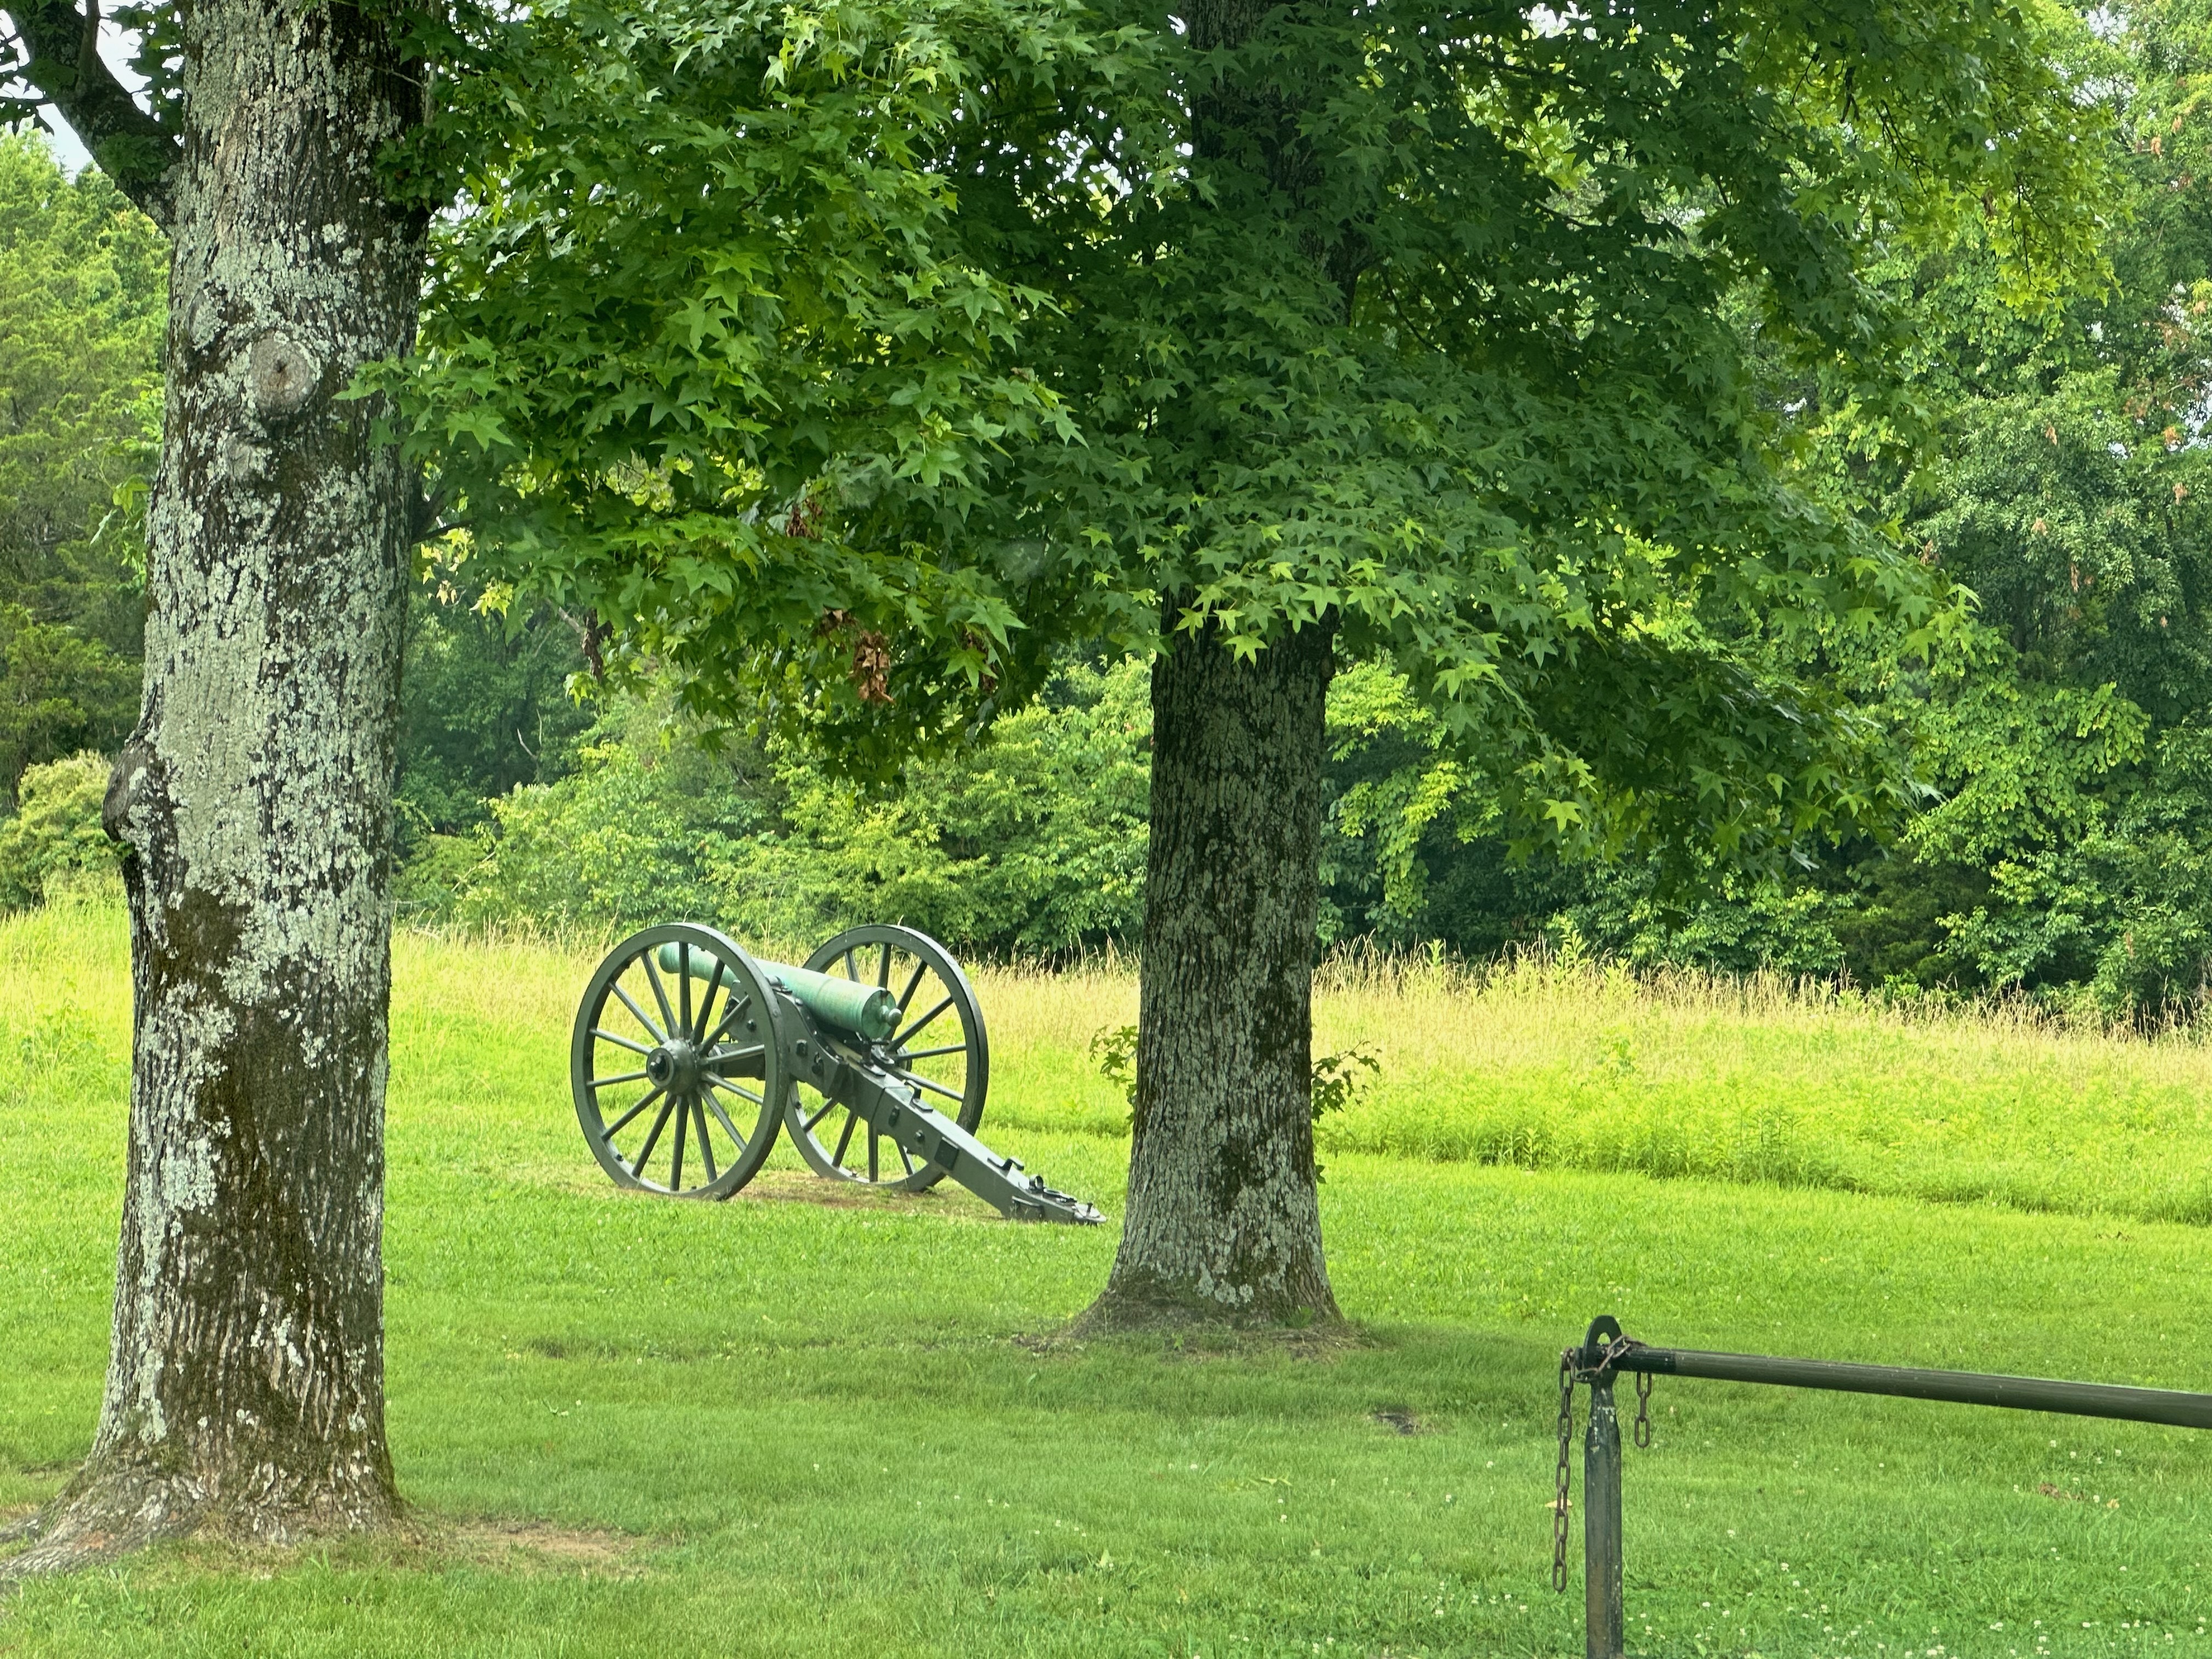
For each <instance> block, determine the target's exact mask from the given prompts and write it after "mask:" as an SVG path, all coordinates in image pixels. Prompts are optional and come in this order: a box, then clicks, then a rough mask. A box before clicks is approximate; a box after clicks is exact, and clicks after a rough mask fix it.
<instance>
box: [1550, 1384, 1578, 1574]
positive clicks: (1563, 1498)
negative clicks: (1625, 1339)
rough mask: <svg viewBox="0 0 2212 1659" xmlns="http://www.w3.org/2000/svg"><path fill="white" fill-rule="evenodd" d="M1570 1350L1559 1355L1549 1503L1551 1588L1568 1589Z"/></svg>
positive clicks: (1571, 1415)
mask: <svg viewBox="0 0 2212 1659" xmlns="http://www.w3.org/2000/svg"><path fill="white" fill-rule="evenodd" d="M1576 1354H1577V1350H1576V1349H1573V1348H1569V1349H1568V1350H1567V1351H1566V1352H1565V1353H1563V1354H1561V1355H1560V1356H1559V1492H1558V1493H1557V1494H1556V1496H1555V1497H1554V1498H1553V1503H1552V1588H1553V1589H1555V1590H1564V1589H1566V1587H1567V1486H1568V1482H1569V1481H1570V1480H1571V1478H1572V1476H1571V1473H1570V1471H1571V1468H1572V1465H1571V1462H1569V1458H1570V1455H1571V1452H1572V1450H1573V1448H1574V1443H1575V1358H1576Z"/></svg>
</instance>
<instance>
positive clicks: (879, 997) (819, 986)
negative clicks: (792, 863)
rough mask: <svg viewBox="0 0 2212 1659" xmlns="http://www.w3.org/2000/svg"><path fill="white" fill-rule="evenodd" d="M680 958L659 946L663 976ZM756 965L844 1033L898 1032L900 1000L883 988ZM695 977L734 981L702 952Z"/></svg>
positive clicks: (878, 1035)
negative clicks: (723, 973) (724, 974)
mask: <svg viewBox="0 0 2212 1659" xmlns="http://www.w3.org/2000/svg"><path fill="white" fill-rule="evenodd" d="M659 960H660V966H661V968H662V969H663V970H664V971H665V972H667V973H671V974H673V973H676V972H678V971H679V969H678V951H677V948H676V947H675V946H674V945H662V946H661V947H660V951H659ZM753 965H754V966H755V967H757V968H758V969H760V970H761V972H762V973H763V974H765V975H768V977H769V978H770V979H772V980H774V981H776V982H777V983H778V984H780V985H781V986H782V987H783V988H784V989H785V990H787V991H788V992H790V993H791V994H792V995H793V996H795V997H797V998H798V999H799V1003H800V1005H801V1006H804V1007H805V1009H806V1011H807V1012H809V1013H811V1014H812V1015H813V1016H814V1017H815V1018H817V1019H819V1020H824V1021H827V1022H828V1023H829V1024H832V1025H834V1026H836V1028H837V1029H838V1030H841V1031H852V1032H854V1033H856V1034H857V1035H859V1036H863V1037H866V1038H867V1039H868V1041H869V1042H882V1041H883V1040H884V1038H885V1037H887V1036H890V1034H891V1033H892V1032H894V1031H896V1030H898V1022H899V1006H898V999H897V998H896V997H895V996H893V995H892V994H890V992H889V991H886V990H884V988H883V987H881V986H880V985H862V984H860V983H859V982H857V981H854V980H849V979H839V978H836V976H834V975H829V974H817V973H816V972H814V971H813V970H812V969H807V968H793V967H790V966H787V964H785V963H781V962H763V961H761V960H760V959H759V958H757V957H756V958H755V959H754V963H753ZM691 977H692V978H694V979H703V980H706V981H708V982H709V983H710V984H711V983H713V982H714V981H715V980H716V979H718V978H720V980H721V982H722V983H723V984H724V985H728V984H729V983H730V982H731V981H730V980H729V979H728V978H726V977H724V976H723V975H722V964H721V963H719V962H717V961H715V960H714V957H711V956H709V955H708V953H707V952H706V951H699V950H694V951H692V952H691Z"/></svg>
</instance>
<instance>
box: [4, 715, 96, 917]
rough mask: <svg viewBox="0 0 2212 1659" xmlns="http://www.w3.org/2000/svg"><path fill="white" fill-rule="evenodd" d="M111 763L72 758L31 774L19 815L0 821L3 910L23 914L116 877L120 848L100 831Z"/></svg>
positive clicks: (21, 795) (22, 790)
mask: <svg viewBox="0 0 2212 1659" xmlns="http://www.w3.org/2000/svg"><path fill="white" fill-rule="evenodd" d="M107 776H108V763H107V760H106V757H104V756H100V755H97V754H90V753H87V754H82V755H72V756H70V757H69V758H68V759H67V760H60V761H51V762H48V763H46V764H45V765H42V766H33V767H31V768H29V769H27V770H26V771H25V772H24V774H23V776H22V780H21V785H20V787H19V790H18V794H19V805H17V807H16V809H15V813H14V814H13V815H12V816H11V817H8V818H6V819H4V820H0V908H4V909H9V910H19V909H22V908H27V907H28V906H31V905H34V904H39V903H41V902H44V901H45V900H46V899H47V898H49V897H51V896H55V895H57V894H58V893H59V892H61V891H63V890H67V889H69V888H70V887H73V886H79V885H82V884H85V883H86V882H88V881H94V882H96V881H98V880H99V879H100V878H102V877H112V876H113V874H114V872H115V871H116V868H117V866H118V865H119V864H120V862H121V860H122V849H121V848H118V846H117V844H116V843H115V842H112V841H110V840H109V839H108V838H107V832H106V830H105V829H102V828H101V827H100V804H101V803H102V802H103V801H104V800H105V799H106V796H107Z"/></svg>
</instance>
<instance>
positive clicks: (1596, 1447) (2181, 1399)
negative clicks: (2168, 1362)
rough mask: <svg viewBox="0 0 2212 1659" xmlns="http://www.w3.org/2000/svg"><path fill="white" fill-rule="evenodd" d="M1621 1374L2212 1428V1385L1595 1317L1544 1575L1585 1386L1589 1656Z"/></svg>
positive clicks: (1606, 1546) (1603, 1576)
mask: <svg viewBox="0 0 2212 1659" xmlns="http://www.w3.org/2000/svg"><path fill="white" fill-rule="evenodd" d="M1624 1371H1625V1372H1627V1373H1629V1374H1630V1375H1632V1376H1637V1377H1638V1378H1639V1379H1641V1378H1646V1377H1652V1376H1700V1377H1709V1378H1711V1379H1713V1380H1715V1381H1717V1382H1723V1383H1772V1384H1776V1385H1778V1386H1779V1387H1783V1388H1791V1389H1836V1390H1840V1391H1841V1392H1844V1393H1846V1394H1879V1395H1892V1396H1894V1397H1899V1398H1902V1399H1907V1400H1939V1401H1951V1402H1952V1403H1954V1404H1957V1405H1964V1406H2006V1407H2013V1408H2015V1409H2017V1410H2021V1411H2036V1412H2063V1413H2068V1414H2069V1415H2071V1416H2075V1417H2105V1418H2117V1419H2120V1420H2122V1421H2124V1422H2130V1423H2164V1424H2167V1425H2172V1426H2173V1427H2176V1428H2184V1429H2212V1394H2186V1393H2184V1392H2182V1391H2180V1390H2179V1389H2134V1388H2125V1387H2122V1386H2120V1385H2118V1384H2115V1383H2064V1382H2057V1381H2053V1380H2051V1379H2050V1378H2047V1377H2040V1376H1991V1375H1987V1374H1984V1373H1981V1372H1976V1371H1935V1370H1918V1369H1916V1368H1914V1367H1911V1366H1907V1365H1859V1364H1847V1363H1844V1362H1842V1361H1838V1360H1832V1359H1784V1358H1774V1357H1772V1356H1771V1355H1767V1354H1755V1353H1708V1352H1704V1351H1703V1350H1700V1349H1697V1348H1655V1347H1652V1346H1649V1345H1647V1344H1645V1343H1642V1342H1638V1341H1636V1340H1633V1339H1632V1338H1629V1337H1626V1336H1624V1335H1622V1334H1621V1330H1620V1322H1619V1321H1617V1320H1615V1319H1614V1318H1613V1316H1611V1315H1610V1314H1601V1315H1600V1316H1598V1317H1597V1318H1595V1319H1594V1320H1592V1321H1591V1322H1590V1328H1589V1333H1588V1334H1586V1335H1585V1336H1584V1337H1583V1340H1582V1345H1581V1346H1579V1347H1574V1348H1569V1349H1568V1350H1566V1352H1564V1353H1562V1354H1561V1355H1560V1356H1559V1384H1560V1386H1559V1497H1558V1502H1557V1508H1556V1509H1555V1511H1554V1516H1555V1518H1554V1522H1553V1536H1554V1539H1555V1541H1556V1547H1557V1553H1556V1554H1555V1555H1554V1557H1553V1575H1552V1582H1553V1587H1554V1588H1556V1589H1565V1588H1566V1553H1565V1551H1566V1537H1567V1531H1566V1528H1567V1518H1566V1516H1567V1510H1566V1501H1567V1468H1568V1463H1567V1457H1568V1447H1569V1444H1570V1443H1571V1439H1572V1436H1573V1415H1572V1413H1573V1399H1574V1389H1575V1386H1576V1384H1577V1383H1581V1384H1584V1385H1586V1386H1587V1387H1588V1388H1589V1391H1590V1412H1589V1431H1588V1432H1587V1434H1586V1435H1585V1436H1584V1438H1583V1598H1584V1602H1583V1606H1584V1619H1585V1633H1584V1639H1583V1647H1584V1651H1585V1653H1586V1654H1587V1656H1588V1659H1625V1644H1626V1635H1627V1630H1626V1615H1625V1613H1624V1612H1623V1609H1622V1606H1621V1589H1620V1556H1621V1550H1620V1513H1621V1510H1620V1504H1621V1499H1620V1466H1621V1456H1620V1416H1619V1413H1618V1411H1617V1408H1616V1407H1615V1406H1614V1404H1613V1378H1614V1377H1615V1376H1618V1375H1620V1373H1622V1372H1624ZM1649 1392H1650V1383H1648V1382H1643V1381H1639V1382H1638V1388H1637V1394H1638V1401H1639V1410H1638V1443H1647V1442H1645V1441H1644V1438H1643V1437H1644V1433H1646V1432H1648V1431H1646V1430H1645V1429H1644V1422H1645V1419H1644V1415H1643V1413H1642V1411H1641V1409H1640V1402H1641V1401H1642V1400H1643V1399H1644V1397H1645V1396H1646V1395H1648V1394H1649Z"/></svg>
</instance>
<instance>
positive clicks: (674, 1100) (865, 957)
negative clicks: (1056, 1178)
mask: <svg viewBox="0 0 2212 1659" xmlns="http://www.w3.org/2000/svg"><path fill="white" fill-rule="evenodd" d="M990 1072H991V1057H990V1046H989V1042H988V1039H987V1036H986V1035H985V1032H984V1029H983V1012H982V1010H981V1008H980V1007H978V1006H976V1002H975V992H974V990H973V989H972V988H971V987H969V983H968V978H967V975H965V974H963V973H962V972H961V971H960V965H959V963H957V962H955V961H954V960H953V959H952V957H951V955H950V954H949V953H948V952H947V951H945V948H944V947H943V946H942V945H939V944H938V943H937V941H936V940H934V939H931V938H930V937H929V936H928V935H927V934H925V933H916V932H915V930H914V929H912V928H910V927H892V926H890V925H875V926H870V927H854V928H851V929H849V930H848V931H847V932H845V933H840V934H838V935H837V936H836V938H835V939H830V940H829V941H828V942H827V943H826V944H824V945H822V946H821V947H820V948H819V949H818V950H817V951H815V952H814V953H813V954H812V955H811V956H810V957H807V959H806V961H805V964H804V965H803V966H799V967H792V966H788V965H787V964H784V963H775V962H767V961H763V960H760V959H758V958H756V957H751V956H749V955H748V954H746V952H745V951H744V950H743V949H742V948H741V947H740V946H739V945H738V944H737V943H736V942H735V941H734V940H732V939H729V938H727V937H726V935H724V934H722V933H717V932H716V931H715V930H714V929H713V928H711V927H700V926H697V925H696V924H694V923H691V922H670V923H666V924H664V925H662V926H660V927H648V928H647V929H645V930H644V931H643V932H642V933H635V934H633V935H632V936H631V937H630V938H629V939H624V940H623V942H622V943H621V944H620V945H617V946H616V947H615V948H614V950H613V951H611V952H610V953H609V954H608V956H607V958H606V960H605V961H604V962H602V963H600V964H599V969H598V971H597V972H595V973H594V974H593V975H592V978H591V982H590V983H589V984H588V985H587V986H586V987H585V991H584V1000H583V1002H582V1005H581V1006H580V1007H579V1008H578V1009H577V1011H576V1027H575V1033H574V1039H573V1041H572V1042H571V1045H570V1049H569V1075H570V1083H571V1086H572V1088H573V1090H574V1095H575V1101H576V1120H577V1121H578V1122H579V1123H580V1124H581V1125H582V1127H583V1131H584V1139H585V1141H586V1143H587V1144H588V1145H589V1146H590V1147H591V1149H592V1156H593V1157H594V1158H597V1159H598V1160H599V1167H600V1168H601V1169H603V1170H605V1171H606V1172H607V1174H608V1175H609V1176H612V1177H613V1179H614V1181H615V1182H616V1184H617V1185H618V1186H623V1187H630V1188H637V1189H638V1190H640V1191H643V1192H649V1193H658V1194H664V1195H665V1196H669V1197H673V1198H698V1199H724V1198H728V1197H729V1196H731V1194H734V1193H736V1192H738V1191H740V1190H741V1189H743V1188H744V1185H745V1183H746V1182H749V1181H750V1180H751V1179H752V1178H753V1176H755V1175H757V1174H758V1173H759V1171H760V1169H761V1166H762V1165H763V1164H765V1163H766V1162H767V1161H768V1157H769V1152H772V1151H773V1150H774V1149H775V1140H776V1136H777V1134H778V1133H780V1132H781V1131H785V1130H788V1131H789V1133H790V1135H791V1138H792V1140H793V1144H794V1145H795V1146H797V1147H798V1149H799V1156H800V1157H801V1158H804V1159H805V1162H806V1164H807V1165H808V1166H809V1167H810V1168H811V1169H812V1170H813V1171H814V1172H815V1174H817V1175H818V1176H823V1177H825V1178H827V1179H829V1180H831V1181H839V1182H857V1183H860V1184H861V1185H864V1186H871V1187H878V1188H892V1189H896V1190H900V1191H904V1192H921V1191H922V1190H924V1189H926V1188H929V1187H932V1186H934V1185H935V1184H936V1183H937V1182H939V1181H941V1180H943V1179H945V1176H951V1177H952V1179H953V1180H954V1181H956V1182H959V1184H960V1185H962V1186H963V1187H965V1188H968V1190H969V1191H970V1192H972V1193H974V1194H976V1195H977V1196H978V1197H979V1198H981V1199H982V1200H984V1201H985V1202H987V1203H988V1204H991V1205H994V1206H996V1207H997V1208H998V1209H999V1210H1000V1212H1001V1213H1003V1214H1005V1215H1006V1216H1008V1217H1010V1218H1013V1219H1016V1220H1023V1221H1065V1222H1073V1223H1077V1224H1093V1223H1096V1222H1097V1220H1098V1219H1099V1215H1098V1212H1097V1210H1096V1209H1094V1208H1092V1207H1091V1206H1090V1205H1088V1204H1085V1203H1083V1202H1082V1201H1081V1200H1077V1199H1073V1198H1071V1197H1069V1196H1068V1195H1067V1194H1065V1193H1060V1192H1055V1191H1054V1190H1053V1189H1052V1188H1049V1187H1048V1186H1046V1185H1045V1183H1044V1181H1043V1179H1042V1177H1041V1176H1033V1175H1030V1174H1028V1173H1027V1172H1025V1171H1024V1170H1023V1168H1022V1166H1021V1164H1020V1163H1019V1162H1018V1160H1017V1159H1014V1158H1002V1157H1000V1155H999V1154H997V1153H995V1152H992V1151H991V1149H990V1148H989V1147H987V1146H985V1145H984V1144H983V1143H982V1142H981V1140H979V1139H976V1135H975V1131H976V1128H977V1127H978V1126H979V1125H980V1124H981V1122H982V1120H983V1100H984V1094H985V1091H986V1090H987V1087H988V1085H989V1082H990Z"/></svg>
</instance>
